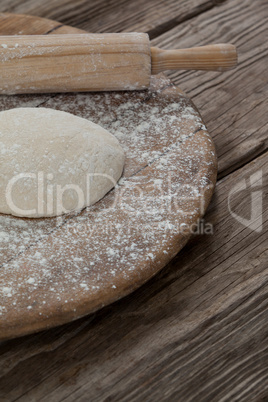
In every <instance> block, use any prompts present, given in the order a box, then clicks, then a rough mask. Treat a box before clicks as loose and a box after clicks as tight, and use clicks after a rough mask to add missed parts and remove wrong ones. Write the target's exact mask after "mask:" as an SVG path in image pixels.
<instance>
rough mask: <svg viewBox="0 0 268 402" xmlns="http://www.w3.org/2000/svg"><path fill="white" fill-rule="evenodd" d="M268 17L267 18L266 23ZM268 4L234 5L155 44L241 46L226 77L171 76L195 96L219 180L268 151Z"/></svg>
mask: <svg viewBox="0 0 268 402" xmlns="http://www.w3.org/2000/svg"><path fill="white" fill-rule="evenodd" d="M264 16H266V18H264ZM267 17H268V3H267V1H265V0H257V1H256V2H254V3H253V2H251V1H250V0H246V1H241V0H232V1H228V2H225V3H223V4H222V5H221V6H220V7H217V8H213V9H211V10H209V11H208V12H206V13H204V14H201V15H199V16H196V17H195V18H193V19H192V20H191V24H189V23H188V22H185V23H182V24H180V25H178V26H177V27H175V28H174V29H172V30H170V31H168V32H167V33H165V34H163V35H161V36H159V37H157V38H156V39H155V40H153V41H152V44H153V45H155V46H159V47H161V48H167V49H168V48H183V47H191V46H196V45H198V46H201V45H207V44H209V43H213V42H217V41H219V38H220V40H221V41H222V42H230V43H233V44H235V45H236V46H237V51H238V67H237V68H236V69H235V70H231V71H229V72H226V73H224V74H222V75H219V74H217V73H203V72H172V73H170V74H168V76H169V77H170V78H171V79H172V80H173V81H174V82H175V83H176V84H179V85H180V86H181V87H182V89H183V90H184V91H185V92H186V93H188V94H189V95H190V96H191V99H192V100H193V101H194V103H195V104H196V106H197V107H198V109H199V110H200V112H201V113H202V116H203V118H204V121H205V123H206V124H207V127H208V129H209V131H210V133H211V135H212V137H213V139H214V141H215V144H216V150H217V154H218V157H219V177H222V176H223V175H225V174H226V173H229V172H231V171H233V170H235V169H236V168H237V167H239V166H243V164H244V163H246V162H247V161H249V160H252V159H254V157H255V156H256V155H258V154H261V153H262V152H263V151H264V150H265V149H267V145H268V144H267V113H266V112H265V111H266V110H267V107H268V103H267V102H268V69H267V68H266V66H267V61H268V41H267V40H266V36H267V35H265V32H267V30H268V18H267Z"/></svg>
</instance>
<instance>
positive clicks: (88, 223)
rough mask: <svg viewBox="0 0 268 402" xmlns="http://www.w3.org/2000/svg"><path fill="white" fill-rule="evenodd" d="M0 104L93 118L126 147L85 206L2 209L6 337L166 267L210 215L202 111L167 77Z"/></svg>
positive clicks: (212, 158)
mask: <svg viewBox="0 0 268 402" xmlns="http://www.w3.org/2000/svg"><path fill="white" fill-rule="evenodd" d="M0 22H1V24H0V34H1V35H16V34H25V35H28V34H49V35H53V33H57V34H65V33H75V32H77V33H81V32H84V31H81V30H79V29H76V28H72V27H68V26H65V25H62V24H60V23H59V22H55V21H51V20H47V19H43V18H38V17H32V16H26V15H13V14H0ZM0 45H1V44H0ZM0 106H1V110H7V109H10V108H14V107H48V108H53V109H57V110H63V111H66V112H70V113H73V114H75V115H77V116H80V117H83V118H86V119H90V120H92V121H93V122H94V123H97V124H100V125H101V126H103V127H104V128H106V129H107V130H108V131H110V132H111V133H112V134H114V135H115V137H116V138H117V139H118V140H119V142H120V144H121V145H122V147H123V148H124V151H125V154H126V163H125V169H124V173H123V176H122V178H121V179H120V181H119V183H118V185H117V186H116V188H115V189H113V190H112V191H110V192H109V193H108V194H107V195H106V196H105V197H104V198H103V199H102V200H101V201H99V202H98V203H97V204H95V205H94V206H92V207H89V208H86V209H84V210H82V211H81V212H80V213H77V214H75V213H70V214H67V215H64V216H62V217H58V218H46V219H23V218H16V217H12V216H8V215H0V240H1V243H0V266H1V269H0V339H7V338H11V337H16V336H20V335H24V334H27V333H31V332H35V331H38V330H41V329H45V328H49V327H53V326H56V325H60V324H63V323H66V322H68V321H71V320H74V319H77V318H79V317H81V316H83V315H86V314H89V313H92V312H94V311H96V310H98V309H100V308H101V307H103V306H105V305H107V304H109V303H112V302H113V301H115V300H118V299H119V298H121V297H123V296H125V295H127V294H129V293H130V292H132V291H133V290H135V289H137V288H138V287H139V286H141V285H142V284H144V283H145V282H146V281H147V280H148V279H150V278H151V277H152V276H154V275H155V274H156V273H157V272H159V270H160V269H162V268H163V267H164V266H165V265H166V264H167V263H168V262H169V261H170V260H171V259H172V258H173V257H174V256H175V255H176V254H177V252H178V251H179V250H180V249H181V248H182V247H183V246H184V245H185V244H186V242H187V240H188V239H189V237H190V232H191V231H192V227H193V224H195V223H196V222H197V221H198V219H199V218H201V217H202V216H203V214H204V212H205V210H206V208H207V206H208V203H209V201H210V199H211V196H212V193H213V190H214V187H215V182H216V174H217V161H216V155H215V149H214V145H213V142H212V140H211V138H210V136H209V134H208V132H207V130H206V128H205V126H204V124H203V122H202V119H201V117H200V115H199V113H198V111H197V110H196V108H195V107H194V106H193V104H192V103H191V101H190V100H189V99H188V98H187V96H186V95H185V94H184V93H183V92H182V91H181V90H180V89H179V88H178V87H175V86H174V85H173V84H172V83H171V82H170V81H169V80H168V79H167V78H166V77H165V76H164V75H163V74H161V75H157V76H155V77H152V81H151V86H150V89H149V90H145V91H133V92H128V91H125V92H102V93H77V94H76V93H73V94H68V93H67V94H40V95H16V96H6V95H2V96H1V97H0Z"/></svg>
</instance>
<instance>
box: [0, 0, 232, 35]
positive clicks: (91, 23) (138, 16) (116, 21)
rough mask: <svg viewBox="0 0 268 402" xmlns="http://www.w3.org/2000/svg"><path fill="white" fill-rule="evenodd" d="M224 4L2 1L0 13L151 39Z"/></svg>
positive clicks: (119, 0) (198, 1)
mask: <svg viewBox="0 0 268 402" xmlns="http://www.w3.org/2000/svg"><path fill="white" fill-rule="evenodd" d="M222 1H224V0H218V1H215V0H207V1H206V0H191V1H189V0H180V1H174V0H157V1H155V0H149V1H143V0H135V1H129V0H112V1H108V0H106V1H99V0H93V1H90V2H89V1H86V0H78V1H76V2H75V7H74V3H73V1H71V0H59V1H53V0H49V1H45V2H44V1H43V0H28V1H24V2H23V3H21V2H20V1H17V0H2V1H1V6H0V11H2V12H4V11H5V12H13V13H24V14H31V15H38V16H39V17H45V18H51V19H55V20H58V21H60V22H61V23H63V24H68V25H73V26H75V27H77V28H81V29H85V30H87V31H90V32H121V31H142V32H149V34H150V35H151V36H152V37H155V36H157V35H158V34H159V33H162V32H164V31H167V30H168V29H170V28H172V27H174V26H175V25H177V24H179V23H180V22H182V21H185V20H188V19H189V18H191V17H192V16H194V15H197V14H200V13H202V12H204V11H206V10H208V9H210V8H212V7H214V6H215V5H217V4H218V3H221V2H222Z"/></svg>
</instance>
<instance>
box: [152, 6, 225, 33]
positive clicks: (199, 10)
mask: <svg viewBox="0 0 268 402" xmlns="http://www.w3.org/2000/svg"><path fill="white" fill-rule="evenodd" d="M226 1H227V0H212V1H207V2H206V3H204V4H202V5H199V6H197V7H196V8H195V9H194V10H193V11H192V12H190V13H189V14H187V15H184V16H182V17H180V16H178V15H177V16H176V17H174V18H172V19H171V20H169V21H167V22H164V23H163V24H160V25H158V26H156V27H154V28H153V29H150V30H149V31H147V33H148V35H149V37H150V40H152V39H155V38H157V37H158V36H160V35H162V34H164V33H166V32H167V31H170V30H171V29H173V28H175V27H176V26H177V25H180V24H182V23H184V22H186V21H189V20H191V19H193V18H195V17H197V16H199V15H200V14H203V13H205V12H206V11H209V10H211V9H212V8H214V7H217V6H219V5H221V4H222V3H224V2H226Z"/></svg>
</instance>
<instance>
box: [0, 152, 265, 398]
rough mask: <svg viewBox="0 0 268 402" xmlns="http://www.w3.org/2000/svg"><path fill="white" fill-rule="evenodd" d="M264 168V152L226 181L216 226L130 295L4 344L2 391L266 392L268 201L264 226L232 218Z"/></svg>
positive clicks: (216, 206)
mask: <svg viewBox="0 0 268 402" xmlns="http://www.w3.org/2000/svg"><path fill="white" fill-rule="evenodd" d="M267 168H268V165H267V154H266V155H263V156H262V157H259V158H258V159H256V160H255V161H254V162H251V163H250V164H248V165H247V166H245V167H244V168H242V169H239V170H237V171H236V172H235V173H233V174H231V175H229V176H228V177H227V178H226V179H224V180H222V181H220V182H219V183H218V185H217V189H216V194H215V197H214V202H213V203H212V204H211V206H210V208H209V212H208V214H207V216H206V220H207V221H208V222H212V223H213V224H214V235H213V236H200V235H197V236H196V237H194V238H193V239H192V241H191V243H189V244H188V245H187V246H186V247H185V249H184V250H183V251H182V252H181V253H180V254H179V255H178V256H177V257H176V258H175V259H174V260H173V262H172V263H170V264H169V265H168V266H167V267H166V268H165V270H164V271H162V272H161V273H160V274H159V275H157V277H155V278H154V279H153V280H151V281H150V282H149V283H148V284H147V285H145V286H143V287H142V288H141V289H139V290H138V291H136V292H135V293H134V294H133V295H131V296H129V297H127V298H125V299H123V300H121V301H119V302H117V303H116V304H114V305H112V306H110V307H107V308H105V309H103V310H102V311H100V312H99V313H97V314H96V315H94V316H90V317H87V318H85V319H82V320H80V321H77V322H75V323H73V324H69V325H65V326H63V327H60V328H57V329H54V330H51V331H47V332H43V333H40V334H36V335H32V336H27V337H24V338H21V339H17V340H13V341H9V342H6V343H3V344H2V345H1V348H0V353H1V366H0V367H1V370H0V371H1V373H2V378H1V380H0V389H1V392H2V394H1V397H2V399H3V398H6V400H9V401H10V400H15V399H17V398H19V400H21V401H28V400H31V399H34V398H36V399H38V400H40V401H42V400H48V399H52V398H53V400H56V401H60V400H63V399H64V400H67V401H74V400H85V399H87V400H94V401H104V400H111V401H119V400H124V401H140V400H148V401H154V400H164V401H170V400H179V401H187V400H191V401H192V400H196V398H198V400H199V401H207V400H210V401H219V400H222V401H224V400H235V399H237V400H239V401H240V400H241V401H249V400H251V401H252V400H253V401H255V400H256V401H257V400H263V401H264V400H265V397H267V396H268V388H267V385H268V384H267V370H268V363H267V362H268V348H267V335H268V334H267V326H266V324H267V318H268V314H267V307H268V306H267V296H268V288H267V282H268V273H267V264H266V261H267V253H268V250H267V242H265V241H266V239H267V229H268V227H267V218H268V215H267V205H266V206H265V213H264V215H263V218H264V220H263V224H264V227H263V230H262V233H261V234H258V233H256V232H253V231H251V230H250V229H246V228H244V227H243V226H242V225H238V224H237V222H236V221H235V220H234V219H231V217H230V213H229V211H228V208H227V197H228V193H229V191H230V190H231V189H232V188H233V186H234V185H235V184H237V182H239V181H241V180H243V179H249V177H250V175H252V174H253V173H256V172H258V171H259V170H260V169H262V171H263V174H264V175H266V174H267ZM263 190H266V191H267V183H266V187H264V188H263ZM249 198H250V189H249V190H248V191H246V192H240V193H239V194H237V198H236V199H235V200H234V203H235V204H236V209H235V210H236V212H237V213H239V214H241V215H245V214H246V215H247V214H248V212H249V211H248V209H249V202H248V201H249ZM189 256H191V258H189ZM3 400H5V399H3Z"/></svg>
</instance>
